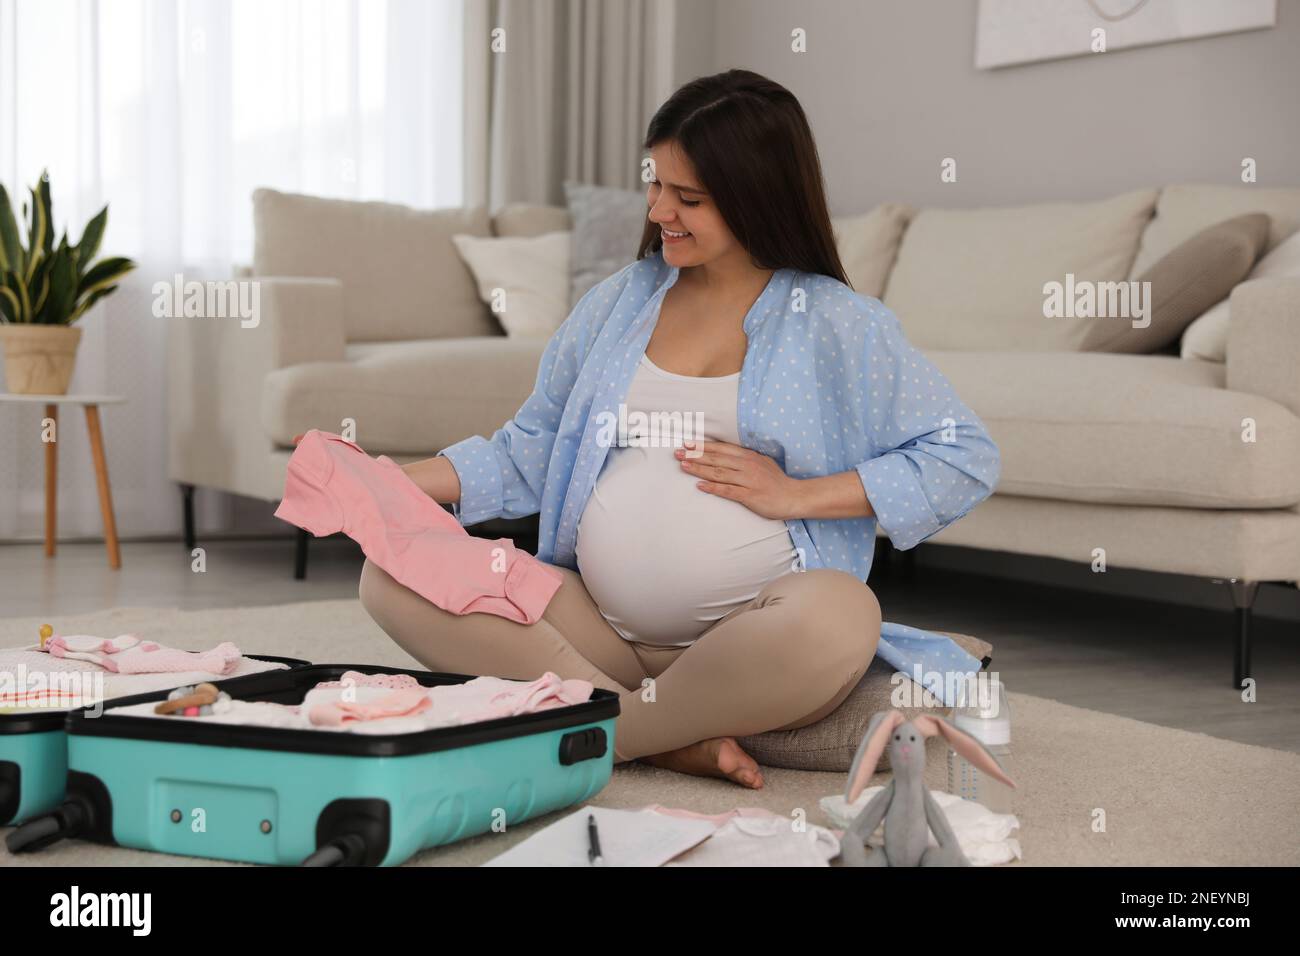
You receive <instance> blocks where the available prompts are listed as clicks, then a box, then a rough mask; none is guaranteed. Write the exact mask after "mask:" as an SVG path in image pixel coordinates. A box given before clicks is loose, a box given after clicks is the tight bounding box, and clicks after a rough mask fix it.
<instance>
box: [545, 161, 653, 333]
mask: <svg viewBox="0 0 1300 956" xmlns="http://www.w3.org/2000/svg"><path fill="white" fill-rule="evenodd" d="M564 197H565V201H566V202H567V203H568V205H569V216H570V218H571V219H572V220H573V239H572V243H571V245H570V248H569V276H570V279H569V286H570V301H569V307H570V308H573V306H575V305H577V304H578V300H579V299H581V298H582V297H583V295H585V294H586V292H587V290H589V289H590V288H591V287H592V286H594V285H596V283H598V282H600V281H601V280H602V279H607V278H609V277H610V276H612V275H613V274H614V273H615V272H617V271H618V270H619V269H621V268H623V267H624V266H625V265H627V264H628V263H629V262H631V261H632V260H633V259H635V258H636V250H637V246H639V245H640V244H641V232H642V230H643V229H644V227H645V221H646V214H647V211H648V207H647V206H646V194H645V193H644V192H641V191H636V190H630V189H614V188H611V187H609V186H588V185H586V184H585V183H577V182H572V181H567V182H565V184H564Z"/></svg>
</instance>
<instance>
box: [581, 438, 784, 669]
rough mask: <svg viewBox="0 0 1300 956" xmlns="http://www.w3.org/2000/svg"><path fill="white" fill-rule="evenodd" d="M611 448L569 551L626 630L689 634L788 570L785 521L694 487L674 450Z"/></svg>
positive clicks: (648, 635)
mask: <svg viewBox="0 0 1300 956" xmlns="http://www.w3.org/2000/svg"><path fill="white" fill-rule="evenodd" d="M655 452H659V454H655ZM611 454H614V453H613V452H611ZM617 455H618V456H619V457H618V458H617V459H616V460H612V461H611V462H609V466H608V467H607V468H606V469H605V471H604V472H603V473H602V475H601V477H600V480H599V481H598V482H597V484H596V487H595V488H594V489H593V490H592V494H591V498H590V499H589V500H588V502H587V506H586V508H585V509H584V511H583V514H582V517H581V519H580V521H579V522H578V533H577V542H576V556H577V561H578V569H579V572H580V573H581V574H582V579H583V582H584V583H585V584H586V586H587V590H588V592H589V593H590V594H591V596H592V598H593V600H595V602H596V604H597V606H598V607H599V608H600V610H601V613H602V614H603V615H604V616H605V618H606V620H608V621H609V622H610V624H611V625H613V626H614V628H615V629H616V630H618V631H619V633H621V634H622V635H623V637H625V638H627V639H629V640H636V641H642V642H645V643H649V644H685V643H689V642H691V641H693V640H695V638H697V637H699V635H700V634H701V633H702V632H703V631H704V630H705V629H706V628H707V627H708V626H709V625H710V624H712V623H713V622H714V621H716V620H718V619H719V618H721V617H723V616H725V615H726V614H727V613H728V612H729V611H731V610H733V609H734V608H736V607H738V606H740V605H742V604H744V603H745V602H747V601H749V600H752V599H753V598H754V596H755V595H756V594H757V593H758V591H759V589H761V588H762V587H763V585H764V584H766V583H767V582H768V581H770V580H772V579H773V578H776V577H779V576H781V575H782V574H785V573H786V572H788V571H791V570H793V562H794V544H793V542H792V541H791V539H790V532H789V530H788V529H787V528H786V525H785V522H784V521H778V520H775V519H772V518H764V517H762V516H761V515H757V514H754V512H752V511H750V510H749V509H748V508H746V507H745V506H744V505H742V504H740V503H739V502H736V501H730V500H728V499H726V498H720V497H718V496H716V495H711V494H709V493H708V492H705V491H701V490H700V489H699V488H697V487H695V482H696V480H697V479H695V478H694V477H693V476H691V475H688V474H686V473H685V472H682V471H681V470H680V467H679V466H678V465H677V462H676V460H675V459H673V458H672V457H671V450H664V449H649V450H646V449H619V450H617ZM663 456H666V457H667V460H666V461H662V460H657V459H660V458H661V457H663Z"/></svg>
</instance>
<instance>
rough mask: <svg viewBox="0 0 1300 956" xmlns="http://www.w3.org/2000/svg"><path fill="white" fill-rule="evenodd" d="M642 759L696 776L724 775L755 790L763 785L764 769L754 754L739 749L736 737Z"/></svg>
mask: <svg viewBox="0 0 1300 956" xmlns="http://www.w3.org/2000/svg"><path fill="white" fill-rule="evenodd" d="M641 760H642V762H643V763H648V764H650V765H652V766H655V767H663V768H664V769H666V770H676V771H677V772H678V773H689V774H694V775H695V776H697V777H725V778H726V779H728V780H734V781H735V782H736V783H738V784H740V785H741V786H743V787H750V788H752V789H754V790H759V789H761V788H762V786H763V771H762V770H760V769H759V766H758V763H757V762H756V761H755V760H754V758H753V757H751V756H750V755H749V754H747V753H745V751H743V750H741V749H740V744H739V743H737V742H736V738H735V737H713V738H711V739H709V740H701V741H699V742H698V743H693V744H688V745H687V746H685V747H679V748H678V749H677V750H669V751H668V752H666V753H661V754H652V755H651V756H649V757H642V758H641Z"/></svg>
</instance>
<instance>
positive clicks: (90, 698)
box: [0, 648, 309, 826]
mask: <svg viewBox="0 0 1300 956" xmlns="http://www.w3.org/2000/svg"><path fill="white" fill-rule="evenodd" d="M308 663H309V662H308V661H304V660H299V659H297V658H292V657H264V656H259V655H244V657H243V659H242V661H241V662H240V665H239V667H238V669H237V670H236V671H235V674H245V675H248V674H253V673H255V672H256V671H257V670H258V669H259V668H260V669H285V668H293V667H303V666H306V665H307V664H308ZM33 677H39V678H41V679H40V680H39V681H34V680H33ZM196 679H203V680H210V681H213V682H214V683H220V682H221V681H222V680H227V679H234V678H219V677H216V676H212V675H205V674H199V673H171V674H132V675H118V674H112V673H105V672H103V671H102V670H101V669H100V668H97V667H96V666H95V665H93V664H89V663H85V662H79V661H65V660H62V659H60V658H56V657H51V656H50V655H47V654H44V653H39V652H35V651H31V650H30V649H28V648H11V649H8V650H0V826H6V825H10V824H17V823H22V822H23V821H24V820H27V819H29V818H31V817H34V816H37V815H38V814H42V813H48V812H49V811H51V810H53V809H54V808H55V807H57V806H58V805H59V804H60V803H61V802H62V801H63V795H64V789H63V788H64V785H65V784H66V782H67V776H68V744H67V735H66V733H65V732H64V723H65V721H66V719H67V715H68V711H69V710H70V709H72V708H74V707H78V708H79V707H83V706H92V705H93V706H94V707H96V708H99V707H104V706H107V702H108V701H109V700H112V699H113V698H114V697H122V696H124V695H130V696H136V695H139V694H140V693H142V692H143V691H144V690H146V689H166V690H170V689H172V688H174V687H178V686H181V685H183V684H192V683H195V680H196ZM38 684H39V689H34V688H35V687H36V686H37V685H38ZM141 685H143V686H141ZM126 687H136V688H139V689H136V690H132V691H124V690H123V688H126ZM19 704H21V706H19Z"/></svg>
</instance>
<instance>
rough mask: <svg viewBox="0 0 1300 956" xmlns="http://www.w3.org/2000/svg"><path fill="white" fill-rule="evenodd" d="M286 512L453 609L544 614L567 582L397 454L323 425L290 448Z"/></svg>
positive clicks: (516, 616)
mask: <svg viewBox="0 0 1300 956" xmlns="http://www.w3.org/2000/svg"><path fill="white" fill-rule="evenodd" d="M275 514H276V517H277V518H281V519H283V520H285V521H288V522H289V523H290V524H294V525H297V526H298V527H300V528H304V529H306V530H307V531H310V532H311V533H312V534H314V535H316V536H317V537H321V536H323V535H329V534H333V533H335V532H336V531H342V532H344V533H345V534H346V535H347V536H348V537H350V538H351V539H352V540H354V541H356V542H357V543H358V544H359V545H361V550H362V551H364V552H365V554H366V557H368V558H370V560H372V561H374V562H375V564H377V565H379V567H381V568H383V569H384V570H385V571H387V572H388V573H389V574H390V575H392V576H393V578H394V579H396V580H397V581H398V582H400V583H401V584H404V585H405V586H406V587H408V588H410V589H411V590H412V591H414V592H415V593H416V594H419V595H420V596H421V597H423V598H425V599H426V600H428V601H430V602H432V603H433V604H436V605H437V606H438V607H440V608H442V609H443V610H446V611H450V612H451V613H453V614H469V613H472V612H474V611H485V612H487V613H489V614H496V615H498V616H500V617H504V618H508V619H509V620H512V621H517V622H519V623H521V624H534V623H536V622H537V620H538V619H539V618H540V617H541V616H542V612H543V611H544V610H546V606H547V604H549V603H550V600H551V598H552V596H554V594H555V592H556V591H557V590H558V589H559V587H560V585H561V583H563V580H564V578H563V576H562V575H561V574H560V572H559V570H558V569H556V568H554V567H552V566H550V565H548V564H546V563H545V562H543V561H538V560H537V559H536V558H535V557H533V556H532V555H531V554H529V553H528V552H526V551H521V550H519V549H517V548H516V547H515V546H514V542H512V541H510V540H509V539H508V538H496V539H488V538H476V537H473V536H471V535H470V534H469V533H468V532H466V531H465V529H464V528H462V527H461V525H460V523H459V522H458V521H457V520H456V519H455V518H454V517H453V516H452V515H450V514H448V512H447V511H446V509H444V508H443V507H442V506H441V505H440V504H438V503H437V502H436V501H434V500H433V499H432V498H430V497H429V496H428V495H427V494H425V493H424V492H423V491H421V490H420V488H419V487H418V486H417V485H416V484H415V482H413V481H411V479H410V478H408V477H407V475H406V473H405V472H404V471H402V469H401V467H400V466H398V465H397V463H396V462H394V461H393V460H392V459H390V458H388V457H387V456H384V455H381V456H380V457H379V458H371V457H370V456H369V455H367V454H366V453H365V452H364V451H362V450H361V449H360V448H359V447H358V446H356V445H354V444H353V443H352V442H349V441H347V440H345V439H343V438H341V437H339V436H338V435H332V434H329V433H327V432H321V431H318V430H316V429H313V430H311V431H309V432H307V434H306V435H305V436H304V437H303V439H302V441H301V442H299V443H298V447H297V449H295V450H294V453H293V455H292V456H291V457H290V458H289V468H288V474H287V475H286V477H285V483H284V500H283V501H281V502H280V507H279V508H278V509H276V512H275Z"/></svg>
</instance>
